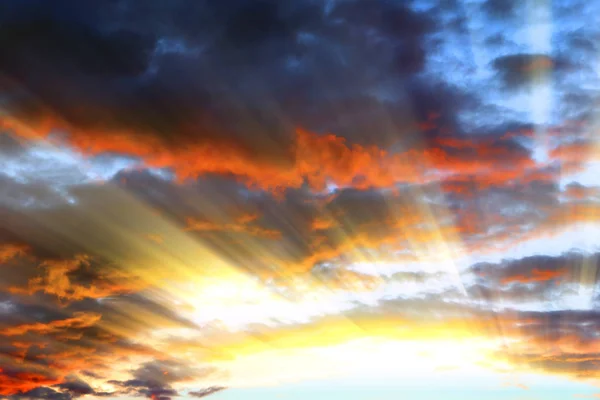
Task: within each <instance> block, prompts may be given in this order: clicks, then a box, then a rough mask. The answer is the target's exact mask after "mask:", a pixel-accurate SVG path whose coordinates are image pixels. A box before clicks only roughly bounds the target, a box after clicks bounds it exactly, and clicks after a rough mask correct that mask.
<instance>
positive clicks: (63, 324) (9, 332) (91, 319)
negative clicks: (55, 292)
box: [0, 312, 102, 336]
mask: <svg viewBox="0 0 600 400" xmlns="http://www.w3.org/2000/svg"><path fill="white" fill-rule="evenodd" d="M101 317H102V316H101V315H99V314H95V313H86V312H77V313H74V314H73V316H72V317H71V318H67V319H62V320H56V321H51V322H49V323H47V324H44V323H41V322H38V323H32V324H22V325H17V326H12V327H5V328H2V329H0V336H21V335H25V334H27V333H37V334H42V335H48V334H54V333H57V332H60V331H63V330H65V329H69V328H75V329H81V328H88V327H91V326H93V325H94V324H96V323H97V322H98V321H99V320H100V318H101Z"/></svg>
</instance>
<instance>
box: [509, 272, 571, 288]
mask: <svg viewBox="0 0 600 400" xmlns="http://www.w3.org/2000/svg"><path fill="white" fill-rule="evenodd" d="M566 273H567V271H566V270H563V269H561V270H556V271H551V270H539V269H534V270H533V271H531V275H514V276H508V277H505V278H503V279H502V281H501V282H502V284H504V285H506V284H510V283H514V282H519V283H534V282H545V281H550V280H552V279H557V278H562V277H564V275H565V274H566Z"/></svg>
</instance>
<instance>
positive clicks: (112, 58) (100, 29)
mask: <svg viewBox="0 0 600 400" xmlns="http://www.w3.org/2000/svg"><path fill="white" fill-rule="evenodd" d="M175 3H177V4H170V5H164V4H158V3H156V4H154V3H148V4H146V5H145V6H143V7H140V8H138V7H137V6H133V5H132V4H129V3H128V2H115V3H111V4H110V5H109V7H107V8H106V9H105V10H103V11H102V12H98V16H97V18H96V19H94V18H93V17H92V15H93V14H92V13H89V12H86V11H85V10H83V8H81V7H75V8H74V9H72V10H69V12H65V13H64V16H63V14H61V13H58V12H53V13H49V12H46V10H47V7H44V6H43V5H42V4H41V3H37V2H34V3H32V4H33V6H31V4H30V6H31V7H30V8H26V7H22V8H19V7H16V8H17V9H18V10H17V11H14V10H12V12H11V13H10V15H13V14H14V15H18V16H19V17H18V18H13V19H11V20H10V23H9V24H3V26H2V29H3V31H2V32H0V37H1V38H2V40H4V42H5V43H6V44H7V46H4V47H6V48H7V49H9V51H8V53H5V54H4V58H3V59H2V60H1V61H2V62H1V63H0V70H1V71H2V72H3V75H4V76H5V77H6V78H7V79H8V80H7V81H6V84H5V87H6V88H7V89H9V91H10V92H12V93H13V96H12V101H10V102H9V108H11V109H12V111H13V115H19V114H20V112H21V111H22V112H25V113H31V112H34V113H37V111H35V109H38V110H39V108H40V107H42V108H44V109H49V110H46V111H43V110H42V112H50V113H52V114H53V115H54V116H55V117H56V116H58V117H59V118H61V119H63V120H66V121H67V122H68V123H70V124H71V125H72V126H74V127H84V128H86V127H87V128H90V127H103V128H111V129H120V128H124V129H133V130H135V131H138V132H145V133H146V134H151V135H153V136H158V137H160V138H161V140H163V141H164V142H163V145H166V146H169V145H174V142H173V140H174V138H175V137H177V138H178V140H184V139H185V140H186V141H187V140H192V141H194V140H200V141H202V140H210V141H215V140H216V141H223V140H226V138H229V139H233V140H234V141H235V142H236V143H237V144H238V145H240V146H242V147H245V148H247V149H250V150H251V151H252V152H254V153H257V154H258V153H260V152H261V151H262V152H264V151H265V149H268V148H269V146H270V145H269V143H268V142H269V141H265V140H262V139H261V140H259V141H257V140H255V137H256V136H258V135H259V133H260V136H261V137H264V136H265V132H270V133H269V135H270V136H271V137H272V139H271V140H272V141H274V142H273V144H272V146H275V148H276V149H277V151H269V150H266V151H267V153H269V154H270V156H272V157H274V156H275V155H277V154H279V153H281V149H282V147H283V148H284V149H285V148H286V147H287V146H288V143H289V140H290V130H291V129H292V128H293V127H294V126H295V125H314V124H311V123H310V118H309V119H307V120H304V119H303V118H302V116H303V115H304V116H305V117H304V118H306V115H307V113H308V114H310V111H309V110H310V109H311V108H314V107H319V105H321V106H323V105H327V104H329V103H331V102H332V101H334V102H336V101H338V100H340V94H341V95H342V97H341V98H342V99H343V98H344V97H347V96H349V95H350V97H351V98H352V97H355V96H356V95H357V94H358V93H364V92H365V90H366V91H369V90H371V89H377V88H378V87H379V88H381V87H386V86H389V85H388V83H389V82H394V81H398V79H402V77H404V76H406V74H411V73H413V72H418V71H420V70H422V68H423V63H424V60H425V57H426V49H425V48H424V47H423V46H424V44H423V42H422V38H423V36H424V35H426V34H427V33H428V32H431V31H432V30H433V29H434V28H435V26H434V23H433V22H432V21H431V20H430V19H429V18H428V17H427V16H426V15H423V14H419V13H415V12H414V11H412V10H410V9H409V8H407V7H405V6H403V5H399V4H396V3H393V2H389V1H377V2H365V1H356V2H354V1H352V2H343V3H340V4H339V5H336V6H335V7H334V8H333V10H332V11H331V12H330V13H329V14H327V13H325V12H324V10H323V9H322V5H319V4H318V3H315V2H311V1H303V2H299V3H295V4H294V5H284V4H283V3H281V2H275V1H258V2H244V1H229V2H199V3H197V4H196V3H195V4H193V5H192V4H190V3H186V4H180V3H179V2H175ZM34 6H37V7H42V9H41V10H42V11H39V12H36V8H35V7H34ZM5 7H8V6H5ZM12 8H15V7H14V6H12V7H11V9H12ZM110 17H112V18H110ZM203 21H204V22H206V23H203ZM374 31H376V32H377V33H376V34H375V35H374V34H373V33H374ZM194 49H200V50H198V51H196V50H194ZM388 55H389V56H388ZM290 63H296V64H297V66H296V67H291V66H290V65H291V64H290ZM348 65H352V68H348ZM389 73H391V74H392V75H389ZM394 74H396V75H397V76H396V77H395V78H394ZM67 77H68V78H67ZM390 77H392V80H391V81H390ZM9 82H10V84H9ZM344 91H347V93H346V94H344ZM431 91H437V90H436V88H431ZM328 94H331V95H332V97H329V95H328ZM408 96H409V98H413V96H414V102H415V104H416V108H417V109H419V108H421V106H419V104H421V103H422V102H423V100H422V98H423V94H422V90H420V89H417V90H414V89H412V87H410V88H408ZM257 103H261V104H262V105H261V106H260V107H257V106H253V105H252V104H257ZM441 103H444V102H443V101H440V104H441ZM269 104H270V105H271V106H273V107H276V108H279V109H280V111H279V112H274V110H273V107H271V108H269ZM409 106H410V104H409ZM433 106H435V104H433ZM265 107H266V108H269V109H268V110H265V109H264V108H265ZM425 107H427V106H425ZM335 114H337V115H338V116H339V118H343V115H348V116H351V115H352V112H351V110H344V109H343V108H342V109H338V110H337V112H336V113H335ZM419 116H420V113H419ZM373 120H376V118H374V119H373ZM320 128H323V127H322V126H321V127H320ZM325 128H327V127H325ZM249 136H252V139H250V138H249ZM256 143H259V145H257V144H256ZM272 150H273V149H272Z"/></svg>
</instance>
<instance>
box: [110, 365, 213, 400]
mask: <svg viewBox="0 0 600 400" xmlns="http://www.w3.org/2000/svg"><path fill="white" fill-rule="evenodd" d="M213 372H214V370H212V369H205V370H198V369H194V368H191V367H188V366H186V365H185V364H182V363H179V362H176V361H170V360H166V361H157V360H155V361H151V362H147V363H145V364H143V365H141V366H140V367H139V368H137V369H136V370H134V371H132V376H133V379H130V380H126V381H109V383H111V384H113V385H115V386H118V387H119V388H121V389H120V390H122V391H123V392H124V393H127V394H134V395H138V396H139V395H141V396H146V397H148V398H151V399H155V400H166V399H170V398H171V396H178V395H179V394H178V393H177V391H176V390H174V389H173V388H172V387H171V385H172V384H173V383H177V382H185V381H189V380H193V379H198V378H199V377H202V376H207V375H210V374H211V373H213ZM208 394H209V393H207V395H208Z"/></svg>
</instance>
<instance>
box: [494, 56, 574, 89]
mask: <svg viewBox="0 0 600 400" xmlns="http://www.w3.org/2000/svg"><path fill="white" fill-rule="evenodd" d="M492 66H493V68H494V70H495V71H496V72H497V73H498V74H499V76H500V79H501V81H502V82H503V84H504V86H505V87H506V88H507V89H520V88H523V87H525V86H527V85H530V84H535V83H539V80H540V79H541V78H543V77H544V76H546V75H547V74H548V73H551V72H564V71H567V70H568V69H569V66H570V64H569V62H567V61H566V60H563V59H559V58H552V57H550V56H547V55H543V54H511V55H507V56H501V57H498V58H496V59H495V60H494V61H493V62H492Z"/></svg>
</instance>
